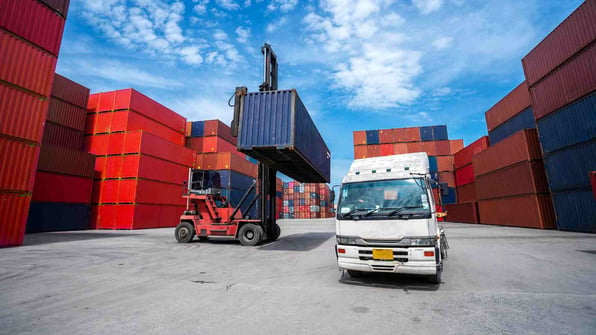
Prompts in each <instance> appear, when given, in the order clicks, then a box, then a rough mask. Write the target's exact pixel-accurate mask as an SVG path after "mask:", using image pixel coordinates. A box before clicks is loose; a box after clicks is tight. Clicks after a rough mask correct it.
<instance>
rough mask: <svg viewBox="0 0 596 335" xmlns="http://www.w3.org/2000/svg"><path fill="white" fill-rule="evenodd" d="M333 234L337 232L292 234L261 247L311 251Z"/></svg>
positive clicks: (273, 249) (277, 249) (261, 248)
mask: <svg viewBox="0 0 596 335" xmlns="http://www.w3.org/2000/svg"><path fill="white" fill-rule="evenodd" d="M333 236H335V232H315V233H304V234H292V235H287V236H283V237H281V238H279V239H278V240H277V241H273V242H270V243H268V244H265V245H262V246H261V247H260V248H259V249H260V250H270V251H309V250H312V249H314V248H316V247H318V246H320V245H321V244H323V243H325V241H327V240H329V239H330V238H331V237H333Z"/></svg>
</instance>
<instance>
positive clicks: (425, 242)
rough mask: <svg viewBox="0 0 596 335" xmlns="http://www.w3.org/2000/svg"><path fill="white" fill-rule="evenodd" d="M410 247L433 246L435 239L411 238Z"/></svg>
mask: <svg viewBox="0 0 596 335" xmlns="http://www.w3.org/2000/svg"><path fill="white" fill-rule="evenodd" d="M410 245H413V246H429V247H432V246H434V245H435V239H432V238H413V239H411V240H410Z"/></svg>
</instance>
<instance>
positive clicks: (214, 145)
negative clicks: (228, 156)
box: [203, 136, 246, 158]
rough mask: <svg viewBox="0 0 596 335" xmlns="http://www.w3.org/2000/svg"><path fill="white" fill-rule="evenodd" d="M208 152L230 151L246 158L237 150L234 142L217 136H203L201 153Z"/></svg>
mask: <svg viewBox="0 0 596 335" xmlns="http://www.w3.org/2000/svg"><path fill="white" fill-rule="evenodd" d="M209 152H231V153H233V154H235V155H237V156H239V157H242V158H246V155H245V154H243V153H241V152H240V151H238V149H237V148H236V145H235V144H232V143H230V142H228V141H226V140H225V139H223V138H221V137H217V136H209V137H203V153H209Z"/></svg>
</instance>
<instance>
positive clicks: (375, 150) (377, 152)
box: [366, 144, 381, 158]
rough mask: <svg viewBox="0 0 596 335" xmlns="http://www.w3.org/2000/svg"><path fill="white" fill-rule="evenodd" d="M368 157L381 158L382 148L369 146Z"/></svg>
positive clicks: (374, 145) (376, 145)
mask: <svg viewBox="0 0 596 335" xmlns="http://www.w3.org/2000/svg"><path fill="white" fill-rule="evenodd" d="M366 155H367V158H370V157H379V156H381V146H380V145H378V144H373V145H367V146H366Z"/></svg>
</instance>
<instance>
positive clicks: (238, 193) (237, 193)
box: [221, 188, 257, 218]
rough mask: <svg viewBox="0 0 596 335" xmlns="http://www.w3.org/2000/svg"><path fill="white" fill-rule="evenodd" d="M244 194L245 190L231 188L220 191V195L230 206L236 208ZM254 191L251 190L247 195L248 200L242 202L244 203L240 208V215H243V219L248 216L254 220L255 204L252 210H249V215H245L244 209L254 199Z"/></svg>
mask: <svg viewBox="0 0 596 335" xmlns="http://www.w3.org/2000/svg"><path fill="white" fill-rule="evenodd" d="M245 193H246V190H239V189H233V188H224V189H222V190H221V195H223V196H224V197H226V199H227V200H228V202H229V203H230V205H232V207H234V208H235V207H236V206H238V204H239V203H240V200H242V197H243V196H244V194H245ZM256 194H257V193H256V191H255V190H252V191H251V192H250V193H249V196H248V198H247V199H246V200H245V201H244V203H243V204H242V207H241V208H240V209H241V210H242V214H243V215H244V217H246V215H247V214H248V215H250V217H252V218H254V217H256V214H257V204H255V205H254V206H253V207H252V209H251V210H250V212H249V213H246V212H245V210H246V207H247V206H248V204H249V203H250V201H251V200H252V199H254V197H255V196H256Z"/></svg>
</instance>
